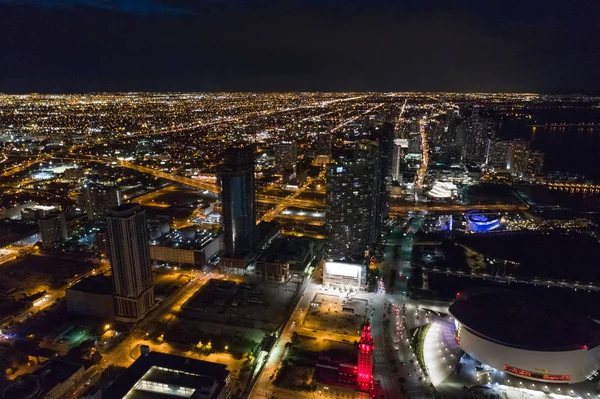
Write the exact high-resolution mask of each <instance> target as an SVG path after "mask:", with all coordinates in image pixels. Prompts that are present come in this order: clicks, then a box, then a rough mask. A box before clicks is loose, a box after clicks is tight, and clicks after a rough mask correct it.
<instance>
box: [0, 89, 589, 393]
mask: <svg viewBox="0 0 600 399" xmlns="http://www.w3.org/2000/svg"><path fill="white" fill-rule="evenodd" d="M599 103H600V97H595V96H587V95H569V96H558V95H539V94H531V93H529V94H508V93H501V94H459V93H402V92H396V93H373V92H352V93H325V92H305V93H190V92H187V93H97V94H90V95H41V94H32V95H0V188H1V190H0V266H1V267H0V305H1V306H0V342H2V343H3V345H0V369H2V370H4V373H3V375H2V377H1V378H0V396H1V397H25V396H28V397H40V396H53V397H57V398H59V399H75V398H94V399H98V398H107V399H113V398H114V397H115V396H116V397H130V396H131V397H133V396H135V397H136V398H138V397H139V398H146V397H148V398H150V397H152V398H155V397H165V399H167V398H168V397H172V396H173V395H175V396H185V397H190V398H196V397H209V398H210V399H272V398H273V397H277V398H282V399H283V398H285V399H298V398H301V399H311V398H314V397H319V398H330V399H334V398H340V397H343V398H346V399H374V398H381V396H384V397H385V398H388V399H406V398H407V397H411V398H432V397H433V398H436V397H437V398H440V397H444V398H447V399H477V398H480V397H481V393H482V392H485V395H486V397H488V398H490V399H500V398H502V397H505V398H507V399H520V398H522V396H523V394H524V393H527V395H530V396H532V397H539V398H543V397H547V396H548V395H555V396H557V397H563V396H565V395H566V396H565V397H566V398H569V397H594V396H598V392H600V385H599V384H600V380H599V378H598V376H599V374H598V373H599V372H600V340H599V339H598V338H599V337H600V328H599V327H598V324H597V323H595V322H594V321H593V320H598V319H600V309H599V308H598V307H597V305H596V304H597V303H598V301H599V300H600V271H599V270H598V268H597V264H598V262H599V261H600V258H599V256H600V239H599V237H600V229H599V226H600V217H599V215H600V213H599V212H600V164H598V162H600V157H598V154H599V153H600V108H599V107H598V104H599ZM4 343H6V344H5V345H4ZM32 359H33V360H32ZM46 359H50V360H46Z"/></svg>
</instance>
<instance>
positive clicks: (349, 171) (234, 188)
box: [107, 125, 394, 322]
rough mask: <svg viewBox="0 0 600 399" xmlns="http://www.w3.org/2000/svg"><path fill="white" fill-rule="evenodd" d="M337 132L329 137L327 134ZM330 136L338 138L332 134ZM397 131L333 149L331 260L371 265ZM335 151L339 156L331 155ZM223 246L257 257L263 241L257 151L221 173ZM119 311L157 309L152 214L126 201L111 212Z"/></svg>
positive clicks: (135, 313) (236, 152)
mask: <svg viewBox="0 0 600 399" xmlns="http://www.w3.org/2000/svg"><path fill="white" fill-rule="evenodd" d="M327 136H329V135H327ZM327 136H326V137H324V139H325V141H326V142H327V141H329V143H331V137H327ZM393 140H394V130H393V126H391V125H383V126H381V127H379V128H377V129H374V130H373V131H372V132H370V138H369V139H362V140H359V141H354V142H346V143H344V145H341V146H339V147H336V148H335V149H334V150H333V151H331V144H329V146H328V149H327V146H325V148H326V150H325V151H329V152H330V154H329V156H332V158H331V162H329V163H327V164H326V180H327V201H326V202H327V212H326V219H327V220H326V225H327V233H328V246H327V259H328V260H330V261H337V262H346V263H352V264H361V265H364V264H365V263H366V262H367V261H368V255H369V252H370V250H371V249H372V247H373V245H374V244H375V243H377V242H378V240H379V237H380V233H381V227H382V225H383V223H384V221H385V220H386V219H387V217H388V214H389V198H390V186H391V166H392V165H391V164H392V152H393ZM331 153H333V154H331ZM219 179H220V181H221V202H222V207H223V211H222V223H223V234H224V237H223V251H222V254H221V259H223V258H233V259H236V258H237V259H249V258H251V257H249V256H248V255H249V254H251V253H252V252H253V251H254V249H255V246H256V243H257V241H258V230H257V227H256V200H255V186H254V149H253V148H252V147H244V148H230V149H229V150H227V151H226V152H225V154H224V159H223V165H222V167H221V169H220V171H219ZM107 232H108V251H107V252H108V257H109V259H110V261H111V268H112V281H113V293H114V303H115V313H116V316H117V319H118V320H121V321H133V322H135V321H138V320H140V319H142V318H143V317H144V316H145V315H146V314H147V313H148V311H149V310H150V309H151V308H152V307H153V306H154V284H153V281H152V268H151V266H152V261H151V259H150V251H149V244H148V231H147V227H146V215H145V211H144V210H143V209H142V207H141V206H140V205H139V204H133V203H130V204H124V205H120V206H118V207H116V208H113V210H112V211H111V212H110V213H109V215H108V216H107Z"/></svg>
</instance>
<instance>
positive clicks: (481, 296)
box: [449, 291, 600, 383]
mask: <svg viewBox="0 0 600 399" xmlns="http://www.w3.org/2000/svg"><path fill="white" fill-rule="evenodd" d="M449 312H450V314H451V316H452V317H453V318H454V319H455V322H454V326H455V339H456V341H457V343H458V344H459V346H460V347H461V349H462V350H464V351H465V352H466V353H468V354H469V355H471V356H472V357H474V358H475V359H477V360H479V361H480V362H482V363H484V364H487V365H489V366H491V367H493V368H495V369H497V370H503V371H504V372H506V373H507V374H512V375H516V376H519V377H523V378H527V379H530V380H535V381H544V382H548V383H550V382H556V383H577V382H581V381H584V380H586V378H588V377H589V376H590V375H592V374H593V373H594V372H595V371H597V370H598V369H600V326H599V325H598V324H597V323H595V322H594V321H592V320H589V319H586V318H583V317H577V316H575V315H574V314H573V313H572V312H569V311H568V310H563V309H560V308H558V307H556V306H547V305H544V304H541V303H539V302H537V301H535V300H532V299H530V298H524V297H520V296H518V295H517V294H515V293H512V292H509V291H487V292H471V293H459V294H458V295H457V298H456V301H455V302H454V303H453V304H452V306H450V309H449Z"/></svg>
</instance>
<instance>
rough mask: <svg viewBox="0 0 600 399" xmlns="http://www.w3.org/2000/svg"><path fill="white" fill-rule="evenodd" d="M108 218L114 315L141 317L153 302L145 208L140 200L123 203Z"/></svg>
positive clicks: (138, 318)
mask: <svg viewBox="0 0 600 399" xmlns="http://www.w3.org/2000/svg"><path fill="white" fill-rule="evenodd" d="M106 220H107V231H108V258H109V259H110V262H111V269H112V279H113V292H114V298H115V315H116V318H117V320H122V321H127V322H130V321H138V320H140V319H142V318H143V317H144V316H145V315H146V313H147V312H148V311H149V310H150V309H151V308H152V306H154V283H153V281H152V261H151V259H150V248H149V244H148V229H147V226H146V211H144V210H143V209H142V207H141V206H140V205H139V204H124V205H121V206H118V207H116V208H114V209H113V210H112V211H111V212H110V215H109V216H107V218H106Z"/></svg>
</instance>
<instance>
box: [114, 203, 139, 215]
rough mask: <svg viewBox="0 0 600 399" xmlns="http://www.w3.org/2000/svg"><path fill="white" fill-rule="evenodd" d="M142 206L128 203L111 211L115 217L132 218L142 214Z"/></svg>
mask: <svg viewBox="0 0 600 399" xmlns="http://www.w3.org/2000/svg"><path fill="white" fill-rule="evenodd" d="M142 210H143V209H142V206H141V205H140V204H138V203H136V202H128V203H125V204H121V205H119V206H116V207H114V208H113V209H112V210H111V211H110V216H113V217H130V216H132V215H134V214H136V213H139V212H142Z"/></svg>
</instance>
